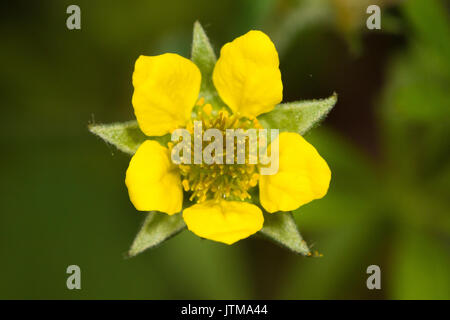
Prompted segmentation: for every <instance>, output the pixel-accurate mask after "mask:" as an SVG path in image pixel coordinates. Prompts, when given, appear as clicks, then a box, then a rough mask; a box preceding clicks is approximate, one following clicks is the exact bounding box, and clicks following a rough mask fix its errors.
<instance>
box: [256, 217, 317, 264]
mask: <svg viewBox="0 0 450 320" xmlns="http://www.w3.org/2000/svg"><path fill="white" fill-rule="evenodd" d="M260 234H262V235H264V236H265V237H267V238H269V239H270V240H273V241H275V242H276V243H278V244H280V245H282V246H283V247H286V248H288V249H290V250H292V251H294V252H295V253H299V254H302V255H304V256H309V255H311V253H310V251H309V248H308V245H307V244H306V241H305V240H303V238H302V236H301V234H300V232H299V231H298V228H297V225H296V224H295V220H294V218H293V217H292V213H290V212H277V213H273V214H271V213H264V226H263V228H262V229H261V231H260Z"/></svg>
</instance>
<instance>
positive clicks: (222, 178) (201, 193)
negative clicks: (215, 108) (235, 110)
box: [178, 99, 260, 203]
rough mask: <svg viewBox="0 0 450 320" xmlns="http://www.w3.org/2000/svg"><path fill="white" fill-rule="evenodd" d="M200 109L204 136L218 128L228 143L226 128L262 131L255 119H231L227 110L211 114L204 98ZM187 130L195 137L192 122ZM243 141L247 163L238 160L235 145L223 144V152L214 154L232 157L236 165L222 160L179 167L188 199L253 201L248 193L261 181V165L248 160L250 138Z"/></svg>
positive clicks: (197, 117) (232, 117)
mask: <svg viewBox="0 0 450 320" xmlns="http://www.w3.org/2000/svg"><path fill="white" fill-rule="evenodd" d="M197 107H198V108H196V109H197V111H196V116H195V117H194V118H195V120H196V121H201V124H202V126H201V136H202V137H203V133H204V132H205V131H207V130H208V129H217V130H219V132H220V133H221V134H222V141H225V140H226V130H227V129H243V130H248V129H253V128H260V125H259V123H258V121H257V120H256V119H254V120H250V119H247V118H241V117H239V116H238V115H231V116H230V115H229V114H228V112H227V111H226V110H221V111H219V112H217V114H215V115H214V114H213V113H212V106H211V105H210V104H205V105H203V99H200V101H199V103H198V104H197ZM187 129H188V130H189V131H190V132H191V133H194V134H196V133H195V132H194V128H193V124H192V123H190V124H189V125H188V126H187ZM197 133H198V132H197ZM191 136H193V135H191ZM194 138H195V137H192V138H191V139H192V144H191V146H192V150H191V154H194ZM215 139H216V137H213V138H212V139H211V142H210V143H213V142H214V141H215ZM238 139H239V138H238ZM242 139H244V140H241V143H242V145H244V148H245V161H242V160H241V161H238V156H237V154H238V152H237V147H236V145H234V147H233V148H229V146H227V145H225V144H222V150H219V151H218V152H217V150H214V152H213V155H214V156H220V157H221V158H222V159H223V160H225V159H226V158H228V157H230V156H231V157H233V158H234V161H233V164H230V163H228V162H227V163H225V161H222V163H216V162H213V163H211V164H207V163H204V162H203V161H202V163H200V164H195V163H192V162H191V164H183V163H182V164H179V165H178V167H179V169H180V173H181V176H182V185H183V188H184V190H185V191H187V192H190V193H191V196H190V198H189V200H191V201H196V202H197V203H200V202H203V201H206V200H211V199H213V200H217V201H218V200H220V199H227V200H237V199H239V200H245V199H247V198H250V194H249V193H248V190H249V189H250V188H251V187H254V186H256V184H257V182H258V178H259V165H258V164H253V163H254V162H253V163H251V161H249V152H248V151H249V143H248V139H249V138H248V136H247V137H243V138H242ZM233 142H234V140H233ZM227 143H228V141H227ZM208 145H209V143H206V144H202V148H203V150H205V148H206V147H208ZM203 150H202V151H203ZM227 150H228V152H229V153H230V151H231V150H233V151H232V152H233V154H232V155H228V157H227ZM216 153H217V154H216Z"/></svg>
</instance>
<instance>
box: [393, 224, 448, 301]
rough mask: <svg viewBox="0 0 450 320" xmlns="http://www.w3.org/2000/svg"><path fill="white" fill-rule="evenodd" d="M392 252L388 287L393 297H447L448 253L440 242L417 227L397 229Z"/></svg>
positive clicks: (446, 248)
mask: <svg viewBox="0 0 450 320" xmlns="http://www.w3.org/2000/svg"><path fill="white" fill-rule="evenodd" d="M398 235H399V237H398V241H397V244H396V246H395V251H394V252H393V264H392V266H393V272H392V274H391V275H390V276H391V279H389V280H391V281H390V282H389V283H391V284H392V286H391V287H390V290H391V294H392V298H393V299H448V297H449V296H450V273H449V272H448V271H449V270H450V255H449V248H448V242H447V245H442V243H441V242H440V241H438V240H439V238H438V237H435V238H433V237H431V236H429V235H427V234H424V233H423V232H421V231H420V230H419V229H412V230H411V229H408V230H403V231H402V232H400V233H399V234H398Z"/></svg>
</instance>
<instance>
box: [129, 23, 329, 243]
mask: <svg viewBox="0 0 450 320" xmlns="http://www.w3.org/2000/svg"><path fill="white" fill-rule="evenodd" d="M212 78H213V79H212V80H213V83H214V86H215V87H216V90H217V92H218V94H219V96H220V98H221V99H222V100H223V102H224V103H225V104H226V105H227V106H228V107H229V108H230V109H231V111H232V112H233V114H232V115H228V113H227V112H226V111H221V112H219V113H217V112H216V113H214V112H212V110H213V108H212V106H211V104H210V102H209V101H205V100H204V98H203V97H199V91H200V84H201V73H200V70H199V69H198V67H197V66H196V65H195V64H194V63H193V62H192V61H190V60H188V59H186V58H183V57H181V56H179V55H176V54H172V53H167V54H163V55H159V56H153V57H148V56H141V57H139V58H138V60H137V61H136V65H135V70H134V73H133V86H134V94H133V98H132V103H133V107H134V111H135V115H136V118H137V120H138V123H139V126H140V128H141V130H142V131H143V132H144V133H145V134H146V135H148V136H160V135H164V134H167V133H172V132H173V131H174V130H175V129H177V128H187V129H188V130H192V114H194V117H195V114H196V115H197V116H198V117H199V118H200V119H201V120H202V121H203V124H204V126H205V128H204V129H207V128H218V129H220V130H223V131H224V130H226V129H228V128H244V129H249V128H259V127H260V125H259V123H258V121H257V119H256V117H257V116H258V115H260V114H262V113H266V112H269V111H271V110H272V109H273V108H274V107H275V106H276V105H277V104H278V103H280V102H281V100H282V92H283V85H282V82H281V73H280V70H279V60H278V53H277V51H276V49H275V46H274V44H273V43H272V41H271V40H270V39H269V37H268V36H267V35H265V34H264V33H263V32H261V31H250V32H248V33H247V34H245V35H243V36H241V37H239V38H237V39H235V40H234V41H232V42H230V43H227V44H225V45H224V46H223V48H222V50H221V52H220V57H219V59H218V61H217V63H216V65H215V68H214V72H213V76H212ZM194 107H195V108H196V109H197V111H196V112H195V110H194ZM193 111H194V113H193ZM277 139H278V143H279V171H278V172H277V173H276V174H274V175H261V176H260V175H259V168H260V166H259V165H252V164H249V163H248V161H247V162H246V163H245V164H210V165H208V164H179V165H176V164H174V163H173V162H172V161H171V146H169V148H166V147H163V146H161V145H160V144H159V143H158V142H156V141H152V140H147V141H145V142H144V143H143V144H142V145H141V146H140V147H139V149H138V150H137V152H136V153H135V155H134V156H133V158H132V159H131V161H130V165H129V167H128V170H127V173H126V179H125V183H126V185H127V188H128V192H129V196H130V200H131V202H132V203H133V204H134V206H135V207H136V209H137V210H140V211H160V212H164V213H167V214H169V215H172V214H175V213H178V212H181V211H182V204H183V189H184V190H185V191H186V192H188V193H190V200H196V204H193V205H192V206H190V207H188V208H186V209H184V210H183V219H184V221H185V223H186V225H187V227H188V229H189V230H191V231H192V232H193V233H195V234H196V235H198V236H200V237H203V238H207V239H211V240H214V241H219V242H223V243H227V244H232V243H234V242H236V241H238V240H241V239H244V238H247V237H248V236H250V235H252V234H254V233H255V232H257V231H259V230H260V229H261V228H262V226H263V222H264V218H263V213H262V210H261V209H260V208H259V207H258V206H257V205H255V204H252V203H250V202H246V201H244V200H246V199H249V198H251V196H250V194H249V192H248V190H249V189H250V188H252V187H254V186H256V184H257V183H258V181H259V197H260V202H261V205H262V207H263V208H264V209H265V210H266V211H267V212H270V213H273V212H277V211H291V210H295V209H297V208H298V207H300V206H301V205H303V204H305V203H308V202H310V201H312V200H314V199H319V198H322V197H323V196H324V195H325V194H326V193H327V190H328V186H329V183H330V178H331V172H330V169H329V168H328V165H327V163H326V162H325V160H323V159H322V158H321V156H320V155H319V154H318V152H317V151H316V149H315V148H314V147H313V146H312V145H310V144H309V143H308V142H307V141H306V140H305V139H303V137H301V136H300V135H299V134H297V133H288V132H283V133H281V134H280V135H279V136H278V137H277ZM247 160H248V159H247Z"/></svg>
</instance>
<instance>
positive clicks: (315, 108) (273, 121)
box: [258, 94, 337, 135]
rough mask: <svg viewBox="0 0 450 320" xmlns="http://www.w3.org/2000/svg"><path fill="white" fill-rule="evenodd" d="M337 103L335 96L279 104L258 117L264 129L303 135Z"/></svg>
mask: <svg viewBox="0 0 450 320" xmlns="http://www.w3.org/2000/svg"><path fill="white" fill-rule="evenodd" d="M336 102H337V94H333V95H332V96H331V97H329V98H326V99H321V100H306V101H296V102H288V103H282V104H279V105H277V106H276V107H275V109H273V110H272V111H270V112H268V113H265V114H262V115H260V116H259V117H258V120H259V121H260V123H261V125H262V126H263V127H264V128H267V129H269V128H271V129H279V130H280V131H289V132H298V133H299V134H301V135H303V134H305V133H306V132H307V131H308V130H310V129H311V128H312V127H313V126H315V125H317V124H318V123H319V122H320V121H321V120H322V119H323V118H325V116H326V115H327V114H328V112H330V110H331V109H332V108H333V107H334V105H335V104H336Z"/></svg>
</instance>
